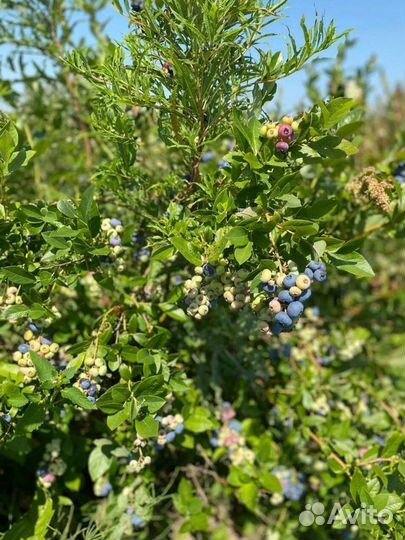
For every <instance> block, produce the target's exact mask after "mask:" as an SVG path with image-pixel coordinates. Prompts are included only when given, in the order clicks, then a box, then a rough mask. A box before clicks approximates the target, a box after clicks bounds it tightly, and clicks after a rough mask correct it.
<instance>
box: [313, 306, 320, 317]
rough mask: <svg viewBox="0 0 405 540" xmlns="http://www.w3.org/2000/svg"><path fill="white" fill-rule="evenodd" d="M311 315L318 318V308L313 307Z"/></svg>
mask: <svg viewBox="0 0 405 540" xmlns="http://www.w3.org/2000/svg"><path fill="white" fill-rule="evenodd" d="M312 315H314V316H315V317H320V315H321V310H320V309H319V307H313V308H312Z"/></svg>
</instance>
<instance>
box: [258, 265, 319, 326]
mask: <svg viewBox="0 0 405 540" xmlns="http://www.w3.org/2000/svg"><path fill="white" fill-rule="evenodd" d="M326 279H327V272H326V266H325V264H324V263H318V262H315V261H312V262H310V263H309V265H308V266H307V267H306V269H305V271H304V273H303V274H294V273H290V274H288V275H287V276H285V277H284V279H283V281H282V284H281V286H282V290H281V291H279V292H278V295H277V297H275V298H273V300H272V301H271V302H270V304H269V307H270V310H271V311H272V312H273V313H274V321H273V326H272V329H271V331H272V334H273V335H276V336H277V335H280V334H281V333H283V332H289V331H291V330H292V329H293V327H294V325H295V323H296V322H297V321H298V319H299V318H300V317H301V315H302V314H303V313H304V310H305V305H304V304H305V302H307V301H308V300H309V299H310V298H311V296H312V291H311V285H312V283H313V282H314V281H316V282H319V283H323V282H324V281H326ZM263 290H264V291H265V292H267V293H269V294H275V293H276V290H277V287H276V285H270V286H268V285H267V286H266V285H264V286H263Z"/></svg>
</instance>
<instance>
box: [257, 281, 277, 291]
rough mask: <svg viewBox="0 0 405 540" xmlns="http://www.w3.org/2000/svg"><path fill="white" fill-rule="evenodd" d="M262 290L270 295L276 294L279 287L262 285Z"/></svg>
mask: <svg viewBox="0 0 405 540" xmlns="http://www.w3.org/2000/svg"><path fill="white" fill-rule="evenodd" d="M261 288H262V290H263V291H264V292H266V293H268V294H274V293H275V292H276V290H277V285H269V284H268V283H265V284H263V285H262V287H261Z"/></svg>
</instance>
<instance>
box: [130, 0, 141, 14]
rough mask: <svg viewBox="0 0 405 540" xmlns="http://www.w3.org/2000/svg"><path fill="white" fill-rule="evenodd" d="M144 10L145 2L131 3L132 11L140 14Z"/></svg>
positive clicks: (138, 0)
mask: <svg viewBox="0 0 405 540" xmlns="http://www.w3.org/2000/svg"><path fill="white" fill-rule="evenodd" d="M142 9H143V0H134V1H133V2H131V11H133V12H134V13H139V12H140V11H142Z"/></svg>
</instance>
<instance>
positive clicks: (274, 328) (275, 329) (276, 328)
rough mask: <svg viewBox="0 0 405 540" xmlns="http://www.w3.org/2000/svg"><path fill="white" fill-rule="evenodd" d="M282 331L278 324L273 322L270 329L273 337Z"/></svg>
mask: <svg viewBox="0 0 405 540" xmlns="http://www.w3.org/2000/svg"><path fill="white" fill-rule="evenodd" d="M283 331H284V328H283V326H282V325H281V324H280V323H279V322H275V323H274V324H273V326H272V327H271V332H272V334H273V335H274V336H279V335H280V334H281V333H282V332H283Z"/></svg>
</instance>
